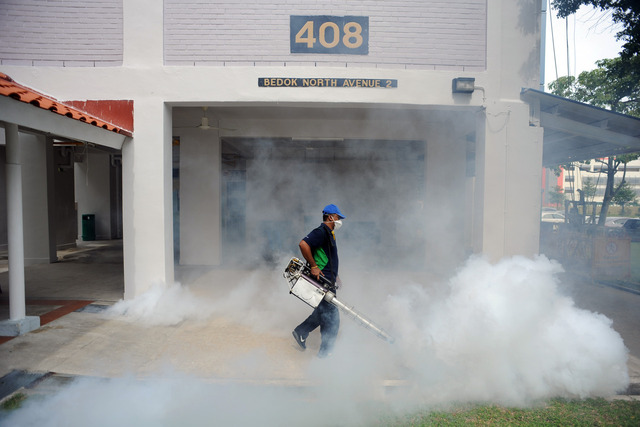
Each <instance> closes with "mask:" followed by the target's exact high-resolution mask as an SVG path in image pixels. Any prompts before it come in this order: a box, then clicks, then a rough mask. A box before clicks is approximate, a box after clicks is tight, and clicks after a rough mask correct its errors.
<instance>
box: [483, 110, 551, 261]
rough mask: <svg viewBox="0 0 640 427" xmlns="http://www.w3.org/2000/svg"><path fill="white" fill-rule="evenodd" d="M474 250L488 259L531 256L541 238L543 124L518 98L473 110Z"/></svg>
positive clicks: (536, 251) (536, 249)
mask: <svg viewBox="0 0 640 427" xmlns="http://www.w3.org/2000/svg"><path fill="white" fill-rule="evenodd" d="M476 130H477V132H476V135H477V151H476V185H475V201H474V208H475V210H474V221H473V222H474V236H473V244H474V245H473V246H474V252H476V253H482V254H484V255H486V256H487V257H488V258H489V260H491V261H494V262H495V261H498V260H499V259H500V258H502V257H505V256H513V255H525V256H533V255H535V254H537V253H538V250H539V243H540V242H539V240H540V185H541V182H542V168H541V167H540V165H541V164H542V145H543V137H542V129H541V128H540V127H536V126H530V125H529V108H528V105H526V104H523V103H490V104H489V105H487V107H486V109H485V114H479V115H478V121H477V127H476Z"/></svg>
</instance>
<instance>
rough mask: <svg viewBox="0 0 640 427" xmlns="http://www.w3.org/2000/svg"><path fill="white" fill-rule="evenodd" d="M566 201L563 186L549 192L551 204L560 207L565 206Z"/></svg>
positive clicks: (557, 186)
mask: <svg viewBox="0 0 640 427" xmlns="http://www.w3.org/2000/svg"><path fill="white" fill-rule="evenodd" d="M564 200H565V196H564V189H563V188H562V187H561V186H559V185H556V186H555V188H554V189H553V190H551V191H550V192H549V202H551V203H553V204H554V205H556V207H560V206H561V205H563V204H564Z"/></svg>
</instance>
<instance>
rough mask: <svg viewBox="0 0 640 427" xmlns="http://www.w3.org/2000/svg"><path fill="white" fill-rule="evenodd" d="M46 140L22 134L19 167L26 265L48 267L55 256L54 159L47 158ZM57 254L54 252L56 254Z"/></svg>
mask: <svg viewBox="0 0 640 427" xmlns="http://www.w3.org/2000/svg"><path fill="white" fill-rule="evenodd" d="M51 148H52V147H47V138H46V137H45V136H44V135H31V134H24V133H23V134H20V153H19V159H18V161H19V163H20V169H21V173H22V196H23V197H22V205H23V209H22V212H23V213H22V217H23V222H24V224H26V227H24V228H23V230H24V236H23V239H22V240H23V241H24V261H25V265H26V266H29V265H35V264H48V263H49V262H51V259H52V254H51V253H50V252H51V245H50V234H51V233H50V232H49V214H50V212H49V206H48V204H49V193H50V191H51V190H52V189H51V188H50V187H49V174H48V171H49V169H50V168H51V165H50V164H49V163H48V161H51V160H52V159H51V156H47V151H48V150H49V149H51ZM54 253H55V252H54Z"/></svg>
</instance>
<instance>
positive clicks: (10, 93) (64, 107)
mask: <svg viewBox="0 0 640 427" xmlns="http://www.w3.org/2000/svg"><path fill="white" fill-rule="evenodd" d="M0 95H4V96H6V97H9V98H12V99H15V100H16V101H20V102H24V103H26V104H30V105H33V106H35V107H37V108H41V109H43V110H48V111H50V112H51V113H54V114H58V115H60V116H65V117H68V118H70V119H73V120H77V121H80V122H84V123H87V124H90V125H93V126H96V127H99V128H102V129H106V130H109V131H112V132H115V133H118V134H121V135H124V136H128V137H131V136H133V124H132V123H131V126H130V127H131V129H127V128H124V127H122V126H117V125H115V124H113V123H110V122H108V121H107V120H105V119H103V118H100V117H97V116H96V115H93V114H89V113H87V112H86V111H83V110H81V109H79V108H78V107H77V106H75V105H72V103H68V104H67V103H64V102H61V101H58V100H56V99H55V98H52V97H50V96H48V95H44V94H42V93H40V92H37V91H35V90H33V89H31V88H29V87H27V86H24V85H22V84H20V83H17V82H15V81H14V80H13V79H12V78H11V77H9V76H8V75H6V74H4V73H0ZM105 102H108V101H105ZM128 102H131V101H128Z"/></svg>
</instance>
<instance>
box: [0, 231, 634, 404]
mask: <svg viewBox="0 0 640 427" xmlns="http://www.w3.org/2000/svg"><path fill="white" fill-rule="evenodd" d="M5 264H6V261H5ZM122 271H123V270H122V246H121V242H117V241H116V242H90V243H86V244H83V245H82V246H81V247H79V248H78V249H74V250H69V251H65V252H60V253H59V262H58V263H54V264H47V265H38V266H32V267H28V268H27V269H26V279H27V283H28V286H27V299H28V305H27V315H34V316H41V323H42V326H41V328H40V329H38V330H36V331H33V332H31V333H29V334H26V335H24V336H20V337H16V338H13V339H4V340H2V341H0V377H5V379H7V381H6V382H7V383H9V382H11V381H9V378H10V376H11V375H13V376H14V377H15V378H14V379H13V380H12V381H13V383H12V385H11V386H9V385H8V384H4V385H5V386H6V387H5V389H4V390H3V384H0V393H5V394H8V393H10V392H11V391H13V390H12V389H15V388H16V386H20V385H21V382H22V383H25V382H26V383H29V382H30V383H34V384H36V383H37V384H39V386H38V389H40V390H43V389H45V390H46V389H47V387H50V386H51V385H52V384H61V383H64V382H65V381H67V380H68V378H71V377H73V376H99V377H118V376H123V375H127V374H131V373H134V374H135V375H137V376H145V375H147V374H153V373H157V372H159V371H162V370H163V369H167V367H169V366H174V367H175V366H179V367H180V369H181V370H182V371H183V372H185V373H188V374H193V375H197V376H198V377H199V378H208V379H210V380H211V381H218V382H220V381H232V382H241V383H260V384H279V385H294V386H304V385H306V384H308V382H309V379H308V378H307V372H306V371H307V369H306V368H307V367H308V365H309V364H311V363H316V362H315V361H316V360H317V359H316V358H315V351H314V349H315V350H317V347H318V345H319V343H318V342H317V341H314V339H313V338H311V337H310V339H309V347H310V350H308V351H306V352H304V353H301V352H300V351H299V350H298V349H297V347H296V345H295V343H294V342H293V340H292V338H291V337H290V335H289V332H288V330H287V329H286V327H287V326H284V327H283V328H281V330H280V331H279V332H278V333H264V331H263V332H256V331H255V330H253V329H252V328H249V327H247V326H243V325H242V324H241V323H239V322H235V321H234V320H233V318H229V317H228V316H211V317H208V318H206V319H190V320H189V321H184V322H179V323H178V324H176V325H156V326H153V325H145V324H140V323H136V322H131V321H129V320H126V319H121V318H117V317H107V316H105V315H104V308H105V307H109V306H112V305H113V304H115V303H116V302H117V301H119V300H121V298H122V296H123V276H122V274H123V273H122ZM184 274H191V275H196V276H197V272H194V271H189V272H186V273H184ZM571 283H572V286H571V293H572V296H573V297H574V299H575V301H576V303H577V305H579V306H581V307H583V308H587V309H590V310H593V311H598V312H601V313H603V314H605V315H607V316H608V317H610V318H611V319H613V321H614V328H615V329H616V330H617V331H618V332H619V333H620V334H621V335H622V336H623V339H624V340H625V343H626V344H627V347H628V348H629V349H630V351H631V357H630V360H629V365H628V366H629V372H630V375H631V377H632V383H634V387H635V388H638V387H637V384H640V332H639V331H640V328H639V326H640V314H639V312H640V310H637V307H638V306H639V304H640V296H638V295H635V294H631V293H628V292H624V291H621V290H617V289H613V288H610V287H606V286H600V285H597V284H592V283H586V282H584V281H583V280H573V282H571ZM6 284H7V272H6V268H5V269H4V271H3V269H2V263H1V262H0V287H1V288H2V290H3V292H4V293H3V294H1V295H0V319H2V318H4V319H6V318H8V295H7V292H6V287H7V285H6ZM196 295H197V292H196ZM240 298H242V296H240ZM286 298H290V297H288V296H287V297H286ZM175 302H176V304H177V303H180V301H175ZM299 318H300V319H301V318H302V316H299ZM268 321H269V319H265V322H268ZM289 326H290V325H289ZM372 339H373V338H372ZM248 367H250V368H248ZM396 368H397V367H389V371H388V372H386V373H383V374H384V375H383V376H384V377H385V378H387V380H385V381H386V382H383V384H381V385H382V386H383V387H393V386H395V385H398V384H400V382H397V381H398V378H400V376H398V375H397V373H398V372H397V371H396ZM51 373H55V374H54V375H52V374H51ZM7 376H9V377H7ZM22 385H25V384H22ZM634 390H635V389H634ZM637 391H638V392H639V393H640V390H637ZM630 394H631V393H630ZM1 398H2V396H0V399H1Z"/></svg>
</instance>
